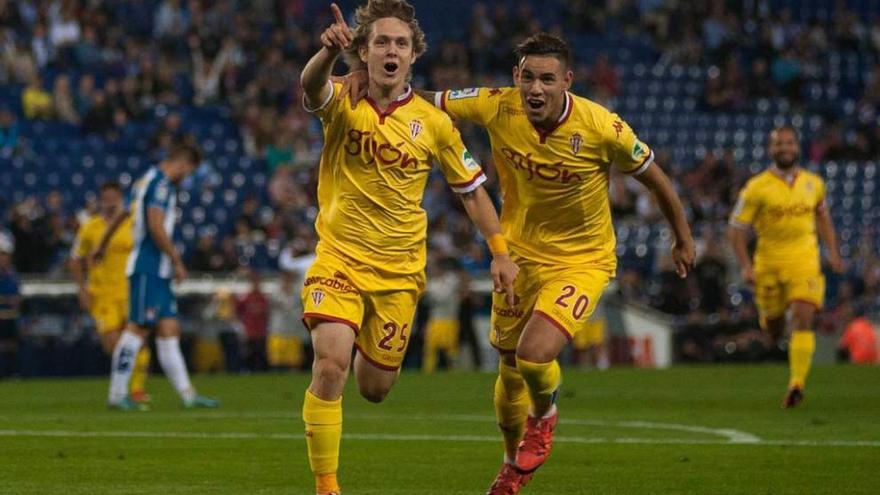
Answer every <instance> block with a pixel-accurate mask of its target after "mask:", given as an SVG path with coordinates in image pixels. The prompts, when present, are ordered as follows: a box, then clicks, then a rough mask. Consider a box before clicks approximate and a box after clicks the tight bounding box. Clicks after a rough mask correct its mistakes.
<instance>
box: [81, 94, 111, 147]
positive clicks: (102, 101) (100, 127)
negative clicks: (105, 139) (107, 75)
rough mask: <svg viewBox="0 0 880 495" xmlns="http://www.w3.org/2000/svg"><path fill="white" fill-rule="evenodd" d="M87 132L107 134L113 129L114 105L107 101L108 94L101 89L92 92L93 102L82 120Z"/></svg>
mask: <svg viewBox="0 0 880 495" xmlns="http://www.w3.org/2000/svg"><path fill="white" fill-rule="evenodd" d="M82 126H83V132H85V133H86V134H99V135H102V136H103V135H105V134H106V133H107V132H108V131H110V130H111V129H113V107H112V106H111V105H110V102H108V101H107V94H106V93H104V91H102V90H100V89H96V90H95V91H94V92H93V93H92V104H91V106H90V108H89V111H88V113H86V116H85V118H83V122H82Z"/></svg>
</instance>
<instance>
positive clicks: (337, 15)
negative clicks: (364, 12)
mask: <svg viewBox="0 0 880 495" xmlns="http://www.w3.org/2000/svg"><path fill="white" fill-rule="evenodd" d="M330 10H332V11H333V17H335V18H336V22H337V23H339V24H342V25H343V26H345V27H348V24H346V23H345V17H343V16H342V11H341V10H339V6H338V5H336V4H335V3H331V4H330Z"/></svg>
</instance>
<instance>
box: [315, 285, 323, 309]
mask: <svg viewBox="0 0 880 495" xmlns="http://www.w3.org/2000/svg"><path fill="white" fill-rule="evenodd" d="M323 301H324V291H323V290H321V289H315V290H313V291H312V302H314V303H315V307H316V308H317V307H318V306H320V305H321V303H322V302H323Z"/></svg>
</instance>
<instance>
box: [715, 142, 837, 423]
mask: <svg viewBox="0 0 880 495" xmlns="http://www.w3.org/2000/svg"><path fill="white" fill-rule="evenodd" d="M769 152H770V158H771V159H772V160H773V164H772V165H771V166H770V167H769V168H768V169H767V170H765V171H763V172H761V173H760V174H758V175H756V176H754V177H752V179H751V180H749V182H748V183H746V185H745V187H744V188H743V190H742V191H740V195H739V200H738V201H737V203H736V207H735V208H734V211H733V214H732V215H731V217H730V227H729V228H728V238H729V239H730V242H731V244H732V245H733V249H734V252H735V253H736V258H737V260H739V265H740V273H741V274H742V279H743V281H744V282H746V283H748V284H754V287H755V303H756V304H757V306H758V312H759V314H760V317H761V326H762V327H763V328H764V329H765V330H766V331H767V332H768V333H769V334H770V336H771V337H772V338H773V339H774V340H778V339H780V338H781V337H782V336H783V334H785V333H786V332H788V333H789V334H790V336H791V338H790V340H789V344H788V364H789V381H788V392H787V393H786V394H785V398H784V399H783V401H782V407H784V408H786V409H788V408H792V407H795V406H797V405H798V404H800V403H801V401H803V400H804V386H805V384H806V380H807V374H809V372H810V365H811V364H812V361H813V351H814V350H815V347H816V335H815V333H814V332H813V318H814V317H815V315H816V311H817V310H819V309H821V308H822V304H823V302H824V299H825V277H824V276H823V275H822V270H821V268H820V256H819V243H818V239H817V238H816V233H817V231H818V234H819V237H821V238H822V242H824V243H825V247H826V248H827V249H828V262H829V264H830V265H831V269H832V270H834V271H835V272H837V273H841V272H842V271H843V261H842V260H841V258H840V253H839V252H838V249H837V236H836V234H835V232H834V225H833V224H832V223H831V214H830V212H829V211H828V207H827V206H826V205H825V183H824V182H823V181H822V179H821V178H820V177H819V176H817V175H816V174H812V173H810V172H808V171H806V170H803V169H802V168H801V167H800V165H799V164H798V163H799V159H800V143H799V142H798V135H797V131H795V130H794V129H793V128H791V127H787V126H782V127H777V128H776V129H774V130H773V131H772V132H771V133H770V143H769ZM749 227H753V228H754V229H755V233H756V234H757V237H758V246H757V248H756V249H755V258H754V264H753V263H752V260H751V259H749V252H748V230H749ZM786 314H788V315H789V317H788V319H786Z"/></svg>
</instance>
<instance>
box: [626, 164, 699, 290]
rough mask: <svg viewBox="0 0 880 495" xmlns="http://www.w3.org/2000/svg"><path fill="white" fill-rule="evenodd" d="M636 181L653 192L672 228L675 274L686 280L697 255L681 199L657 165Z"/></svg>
mask: <svg viewBox="0 0 880 495" xmlns="http://www.w3.org/2000/svg"><path fill="white" fill-rule="evenodd" d="M636 179H638V181H639V182H641V183H642V184H643V185H644V186H645V187H647V188H648V190H650V191H651V193H652V194H653V195H654V198H656V200H657V204H658V205H659V206H660V211H661V212H662V213H663V216H664V217H666V221H668V222H669V225H670V227H672V233H673V235H675V241H674V242H673V244H672V260H673V261H674V262H675V272H676V273H677V274H678V276H679V277H681V278H684V277H686V276H687V274H688V272H689V271H690V270H691V269H692V268H693V267H694V258H696V254H695V249H694V238H693V236H692V235H691V227H690V225H688V223H687V217H686V216H685V214H684V206H682V204H681V199H679V197H678V194H677V193H676V192H675V188H673V187H672V182H671V181H670V180H669V177H667V176H666V174H665V173H663V170H662V169H661V168H660V167H659V166H657V164H656V163H652V164H651V165H650V166H648V169H647V170H645V171H644V172H643V173H641V174H639V175H637V176H636Z"/></svg>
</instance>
